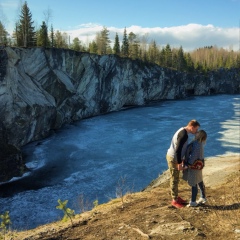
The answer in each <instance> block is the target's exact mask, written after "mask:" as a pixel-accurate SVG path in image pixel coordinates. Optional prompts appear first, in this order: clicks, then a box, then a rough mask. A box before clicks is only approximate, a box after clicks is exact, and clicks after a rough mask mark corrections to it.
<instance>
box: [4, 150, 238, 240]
mask: <svg viewBox="0 0 240 240" xmlns="http://www.w3.org/2000/svg"><path fill="white" fill-rule="evenodd" d="M167 175H168V174H167V172H165V173H164V174H163V175H162V176H160V177H159V178H158V180H156V181H155V185H152V186H151V187H148V189H147V190H145V191H143V192H138V193H129V194H126V195H125V196H124V197H123V198H120V199H113V200H111V201H109V202H108V203H106V204H102V205H99V206H97V207H95V208H93V209H92V210H91V211H88V212H83V213H82V214H80V215H77V216H76V217H75V218H74V219H73V224H72V223H71V221H70V220H68V221H67V222H65V223H63V222H60V221H59V222H55V223H51V224H47V225H44V226H39V227H38V228H36V229H33V230H29V231H25V232H11V233H8V235H7V238H6V239H12V240H20V239H21V240H33V239H34V240H37V239H39V240H40V239H41V240H46V239H49V240H50V239H64V240H66V239H84V240H100V239H102V240H103V239H106V240H117V239H132V240H137V239H138V240H143V239H156V240H159V239H165V240H176V239H189V240H190V239H197V240H198V239H199V240H200V239H209V240H214V239H218V240H223V239H224V240H225V239H240V220H239V219H240V155H239V154H236V155H233V156H216V157H212V158H208V159H207V160H206V166H205V168H204V182H205V185H206V195H207V200H208V202H207V203H206V204H205V205H201V206H198V207H192V208H189V207H185V208H182V209H176V208H174V207H172V206H171V204H170V202H171V197H170V194H169V181H168V177H167ZM160 178H161V181H159V179H160ZM179 191H180V194H181V197H183V198H185V199H189V197H190V195H191V189H190V187H189V186H188V185H187V184H186V182H185V181H183V180H181V182H180V186H179Z"/></svg>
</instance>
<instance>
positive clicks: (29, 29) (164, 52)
mask: <svg viewBox="0 0 240 240" xmlns="http://www.w3.org/2000/svg"><path fill="white" fill-rule="evenodd" d="M49 17H50V13H49V12H46V13H45V21H42V24H41V26H39V27H38V28H37V29H36V27H34V21H32V14H31V11H30V9H29V7H28V4H27V2H26V1H25V2H24V4H23V5H22V7H21V11H20V15H19V18H18V20H17V22H16V23H15V29H14V31H13V33H12V34H11V35H10V34H9V33H8V32H7V31H6V29H5V26H4V24H3V22H2V21H1V20H0V46H1V45H2V46H12V47H45V48H64V49H71V50H74V51H80V52H89V53H93V54H98V55H106V54H115V55H118V56H119V57H122V58H130V59H133V60H139V61H142V62H144V63H148V64H157V65H159V66H161V67H167V68H171V69H174V70H178V71H187V72H193V71H199V72H208V71H212V70H216V69H219V68H227V69H231V68H240V52H239V51H238V52H236V51H233V50H226V49H223V48H218V47H217V46H206V47H203V48H198V49H195V50H193V51H191V52H184V50H183V48H182V47H179V48H173V47H171V46H170V45H169V44H166V46H158V45H157V43H156V41H155V40H152V41H151V42H148V41H147V39H146V37H144V36H137V35H136V34H134V33H133V32H130V33H127V30H126V28H125V29H124V32H123V38H122V39H121V40H120V39H119V36H118V34H117V33H116V35H115V38H114V42H112V41H111V40H110V38H109V30H108V29H107V28H106V27H103V28H102V30H101V31H100V32H97V33H96V36H95V39H94V40H93V41H91V42H89V43H88V44H85V43H83V42H82V41H81V40H80V39H79V38H77V37H76V38H74V39H72V41H70V36H68V35H67V33H65V32H60V31H58V30H57V31H54V28H53V26H52V25H51V26H48V22H49V21H48V20H49Z"/></svg>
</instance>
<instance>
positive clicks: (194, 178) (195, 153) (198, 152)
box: [183, 130, 207, 207]
mask: <svg viewBox="0 0 240 240" xmlns="http://www.w3.org/2000/svg"><path fill="white" fill-rule="evenodd" d="M206 140H207V133H206V132H205V131H204V130H200V131H198V132H197V133H196V136H195V139H194V140H193V142H192V143H190V144H189V146H191V150H190V151H188V150H187V151H186V153H187V152H188V156H185V163H186V165H187V166H188V168H187V169H186V170H184V171H183V179H184V180H186V181H187V182H188V184H189V185H190V186H191V187H192V195H191V200H190V202H189V205H188V206H189V207H196V206H198V205H199V204H203V203H205V202H206V201H207V200H206V196H205V187H204V183H203V175H202V169H201V170H199V169H192V168H191V165H193V163H194V162H195V161H196V160H201V161H202V165H203V166H204V145H205V143H206ZM189 146H188V147H189ZM198 187H199V189H200V198H199V200H198V201H196V198H197V193H198Z"/></svg>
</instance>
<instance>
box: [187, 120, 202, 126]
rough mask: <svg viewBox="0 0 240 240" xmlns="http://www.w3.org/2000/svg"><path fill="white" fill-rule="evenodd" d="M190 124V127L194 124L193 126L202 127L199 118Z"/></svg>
mask: <svg viewBox="0 0 240 240" xmlns="http://www.w3.org/2000/svg"><path fill="white" fill-rule="evenodd" d="M188 126H189V127H192V126H193V127H200V123H199V122H198V121H197V120H195V119H193V120H191V121H190V122H189V123H188Z"/></svg>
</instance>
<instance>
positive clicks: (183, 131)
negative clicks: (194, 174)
mask: <svg viewBox="0 0 240 240" xmlns="http://www.w3.org/2000/svg"><path fill="white" fill-rule="evenodd" d="M199 127H200V124H199V122H198V121H197V120H191V121H190V122H189V123H188V125H187V126H186V127H181V128H180V129H178V130H177V131H176V132H175V134H174V135H173V138H172V141H171V144H170V147H169V149H168V151H167V155H166V159H167V162H168V168H169V171H170V189H171V196H172V206H174V207H176V208H182V207H184V205H183V203H186V201H185V200H183V199H182V198H180V197H179V196H178V183H179V171H180V170H183V168H182V162H183V157H184V154H185V151H186V147H187V144H188V133H192V134H195V133H196V132H197V131H198V128H199Z"/></svg>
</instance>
